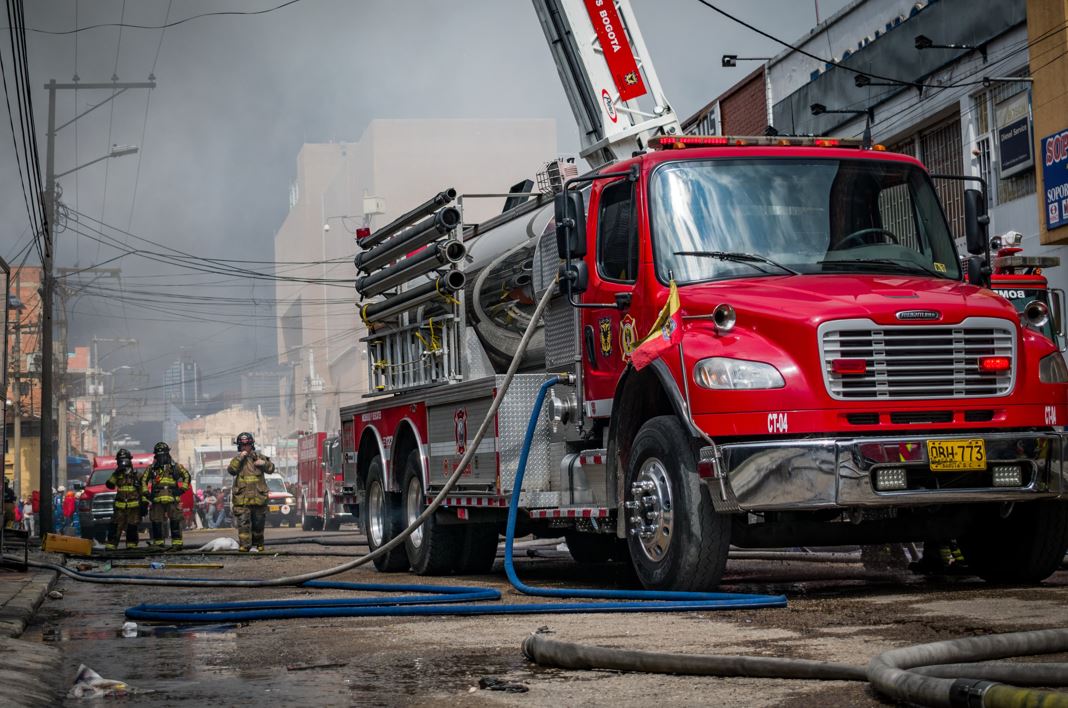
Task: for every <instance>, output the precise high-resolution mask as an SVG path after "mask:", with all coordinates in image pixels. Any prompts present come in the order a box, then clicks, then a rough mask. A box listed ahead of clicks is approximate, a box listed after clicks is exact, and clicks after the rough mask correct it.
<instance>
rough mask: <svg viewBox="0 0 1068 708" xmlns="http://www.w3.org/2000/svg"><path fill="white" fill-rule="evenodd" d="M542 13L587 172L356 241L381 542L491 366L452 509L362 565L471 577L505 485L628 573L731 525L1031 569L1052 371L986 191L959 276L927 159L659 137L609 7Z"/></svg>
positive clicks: (367, 439) (971, 197) (1045, 529)
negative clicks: (1005, 278)
mask: <svg viewBox="0 0 1068 708" xmlns="http://www.w3.org/2000/svg"><path fill="white" fill-rule="evenodd" d="M534 5H535V9H536V11H537V14H538V17H539V19H540V20H541V23H542V27H543V29H544V31H545V34H546V37H547V40H548V42H549V45H550V47H551V50H552V52H553V56H554V59H555V60H556V63H557V67H558V69H559V72H560V76H561V79H562V80H563V83H564V87H565V92H566V93H567V96H568V99H569V101H570V102H571V104H572V108H573V110H574V112H575V115H576V118H577V120H578V123H579V128H580V135H581V138H582V141H583V150H582V156H583V157H584V158H586V160H587V161H588V162H589V163H590V164H591V166H592V167H593V171H592V172H591V173H588V174H586V175H583V176H576V174H575V169H574V167H575V166H574V164H572V163H567V162H564V161H557V162H555V163H550V165H549V166H548V167H547V169H546V171H545V173H544V174H543V175H540V176H539V186H540V187H541V189H539V190H537V191H533V192H522V191H518V190H517V191H516V192H515V193H513V194H511V195H509V196H510V199H509V201H508V203H507V206H506V208H505V212H504V213H502V214H501V215H500V216H498V217H496V218H494V219H490V220H489V221H488V222H484V223H481V224H477V225H475V224H468V223H466V222H465V220H464V218H463V207H464V202H465V200H467V199H470V198H473V197H465V196H464V195H462V194H457V193H456V192H455V191H453V190H449V189H447V190H444V191H442V192H441V193H440V194H438V195H436V196H435V197H433V198H431V199H430V200H428V201H427V202H426V203H424V204H422V205H420V206H419V207H417V208H415V209H413V210H412V211H411V212H409V213H408V214H405V215H403V216H401V217H400V218H398V219H396V220H395V221H394V222H392V223H390V224H388V225H386V226H384V227H382V228H380V229H378V230H377V231H375V232H374V233H372V234H370V235H369V236H366V237H365V238H362V239H361V240H360V242H359V245H360V247H361V251H360V252H359V253H358V255H357V256H356V261H355V264H356V267H357V269H358V271H359V272H360V273H361V275H360V276H359V277H358V278H357V280H356V289H357V292H358V293H359V294H360V296H361V298H362V300H361V304H360V306H359V312H360V316H361V317H362V319H363V321H364V322H365V323H366V325H367V327H368V336H367V338H366V340H365V341H366V343H367V351H368V357H367V359H368V367H369V368H368V376H369V381H370V393H371V394H372V395H377V398H376V399H372V400H370V401H368V402H364V403H360V404H358V405H354V406H348V407H345V408H343V409H342V411H341V420H342V434H341V442H342V447H343V449H344V452H345V455H344V476H345V480H346V483H347V484H349V485H352V486H353V487H354V488H356V489H357V490H358V493H359V497H360V513H361V515H362V525H363V527H364V529H365V530H366V532H367V536H368V543H369V545H370V546H371V548H372V549H374V548H378V547H380V546H382V545H383V544H384V543H385V542H387V541H388V540H390V539H391V538H393V537H395V536H396V535H398V534H399V533H400V531H401V530H403V529H404V528H405V527H406V526H410V525H412V522H413V521H414V520H415V519H416V518H417V517H418V516H419V515H420V514H421V513H422V511H423V509H424V508H426V506H427V503H428V500H429V499H430V498H431V495H434V494H435V493H436V492H437V491H438V490H440V489H441V488H442V486H443V484H444V481H445V480H446V479H447V478H450V477H451V476H452V475H453V474H454V472H455V471H456V470H457V469H458V463H459V461H460V460H461V458H463V457H464V456H465V454H466V453H468V452H471V450H470V449H469V448H470V447H471V446H472V445H473V441H472V435H473V431H474V430H475V429H476V428H478V427H479V424H480V423H481V421H482V420H483V419H484V418H485V417H486V416H487V412H488V411H489V410H490V405H491V401H492V400H493V399H494V397H495V396H496V395H497V393H498V391H499V390H501V389H502V388H503V387H504V386H505V385H506V384H510V386H511V388H509V389H508V391H507V394H506V395H505V396H504V398H503V403H502V405H501V407H500V408H499V410H498V411H497V413H496V415H495V418H494V420H493V425H492V426H491V427H490V431H491V432H490V434H489V435H487V437H486V438H485V439H484V440H482V441H481V443H480V444H478V445H477V446H476V447H475V448H474V450H473V452H472V455H473V458H472V461H471V464H470V465H469V466H467V467H466V468H465V469H463V470H462V473H461V475H462V476H460V477H459V482H458V484H457V486H456V487H455V488H454V489H453V491H452V492H451V494H450V495H449V496H448V497H447V498H446V499H445V503H444V505H443V506H442V507H441V508H440V509H438V511H437V512H436V513H435V514H434V515H433V516H431V517H430V519H429V520H428V521H427V522H426V523H424V524H423V525H422V526H421V527H419V529H418V530H416V531H415V532H414V533H412V534H411V536H410V537H408V538H407V539H406V541H405V543H404V545H403V546H399V547H398V548H396V549H393V550H392V551H391V552H390V553H387V554H384V555H382V556H379V557H378V558H376V560H375V563H376V566H377V567H378V568H379V569H380V570H385V571H399V570H406V569H408V568H411V569H412V570H413V571H414V572H416V573H419V574H436V573H452V572H459V573H463V572H472V571H478V570H484V569H486V568H488V567H489V566H490V565H492V563H493V558H494V553H495V551H496V546H497V541H498V533H499V532H500V530H501V528H502V523H503V520H504V518H505V514H506V507H507V505H508V501H509V495H510V494H511V493H512V491H513V487H516V486H519V488H520V496H519V506H520V510H521V514H520V517H519V526H520V529H519V533H521V534H522V533H534V534H537V535H545V536H549V535H551V536H557V535H561V534H563V535H564V536H565V537H566V539H567V543H568V547H569V548H570V550H571V552H572V555H573V556H574V557H575V559H576V560H579V561H603V560H613V559H614V560H621V559H629V562H630V563H631V564H632V565H633V567H634V570H635V572H636V574H637V576H638V578H639V579H640V581H641V582H642V584H643V585H645V586H646V587H648V588H656V589H678V590H689V589H707V588H711V587H714V586H715V585H716V584H717V583H718V582H719V580H720V578H721V576H722V573H723V569H724V566H725V563H726V559H727V553H728V549H729V547H730V546H731V544H734V545H736V546H740V547H774V546H797V545H836V544H877V543H893V542H913V541H922V542H925V546H926V545H927V544H928V543H930V544H931V546H932V547H937V546H938V545H939V544H940V543H942V542H948V541H956V542H958V543H959V546H960V548H961V549H962V550H963V552H964V555H965V557H966V559H967V562H968V565H969V568H970V569H971V571H972V572H973V573H974V574H976V575H979V576H981V577H983V578H986V579H989V580H1012V581H1026V582H1034V581H1039V580H1041V579H1043V578H1045V577H1047V576H1048V575H1049V574H1050V573H1052V572H1053V571H1054V570H1055V569H1056V568H1057V567H1058V566H1059V564H1060V562H1061V560H1062V558H1063V556H1064V553H1065V550H1066V547H1068V505H1066V504H1065V502H1064V501H1063V499H1064V498H1065V495H1066V493H1068V480H1066V479H1065V470H1064V466H1063V464H1062V456H1063V450H1064V438H1063V435H1062V433H1061V430H1062V428H1061V427H1059V426H1061V425H1063V423H1064V420H1065V415H1066V400H1068V399H1066V396H1068V386H1066V383H1068V367H1066V365H1065V362H1064V359H1063V357H1062V355H1061V353H1060V351H1059V350H1058V347H1057V346H1056V345H1055V344H1054V343H1053V342H1052V341H1051V340H1050V339H1049V338H1048V337H1047V336H1044V335H1043V333H1042V327H1043V326H1044V325H1045V322H1044V321H1042V318H1041V315H1042V313H1041V311H1040V310H1038V309H1033V308H1028V309H1026V310H1025V312H1024V314H1023V316H1022V317H1021V316H1018V315H1017V313H1016V312H1015V311H1014V310H1013V309H1012V308H1011V307H1010V305H1009V304H1008V303H1007V302H1005V301H1004V300H1003V299H1001V298H999V297H997V296H995V295H994V294H993V293H992V292H991V291H990V290H988V289H985V288H983V287H981V286H982V285H985V284H987V283H989V279H988V275H989V270H987V269H986V268H987V264H986V262H985V254H986V253H987V249H988V243H987V241H988V238H987V234H986V222H987V220H986V219H985V214H984V212H985V203H986V202H985V198H984V196H983V195H982V194H981V192H979V191H976V190H966V191H965V200H964V201H965V206H966V223H967V233H966V243H967V250H968V253H969V254H970V255H969V257H968V258H967V260H966V261H965V263H966V270H967V271H968V274H969V278H970V281H971V283H973V284H972V285H969V284H967V283H964V282H963V274H962V273H961V266H960V262H959V261H958V254H957V252H956V249H955V248H954V245H953V235H952V234H950V232H949V228H948V225H947V221H946V218H945V215H944V213H943V210H942V208H941V205H940V203H939V201H938V199H937V197H936V193H935V190H934V188H933V186H932V183H931V177H930V176H929V175H928V173H927V171H926V169H925V168H924V167H923V165H921V164H920V163H919V162H917V161H916V160H914V159H912V158H911V157H908V156H904V155H896V154H891V153H888V152H886V151H884V150H882V149H881V148H879V147H878V146H877V149H871V148H870V146H867V145H865V146H863V149H862V146H861V145H860V144H859V143H848V142H846V141H838V140H833V139H825V138H794V137H786V136H776V137H760V138H728V137H721V136H683V135H680V130H679V126H678V123H677V121H676V120H675V117H674V114H673V112H672V111H671V108H670V105H671V104H670V102H669V101H667V100H666V98H665V97H664V96H663V94H662V91H661V89H660V85H659V81H658V80H657V78H656V75H655V72H654V70H653V66H652V64H651V63H650V61H649V59H648V56H647V52H646V50H645V46H644V42H643V41H642V39H641V35H640V33H639V32H638V28H637V25H636V23H635V21H634V17H633V14H632V12H631V9H630V6H629V3H627V2H625V1H623V2H615V3H613V2H601V1H600V0H535V3H534ZM416 168H417V166H414V165H413V169H416ZM558 276H559V280H558ZM676 287H677V290H676ZM543 302H547V303H548V306H547V308H546V309H544V311H543V312H544V316H543V317H541V318H539V317H536V316H535V311H536V307H537V306H538V305H539V304H541V303H543ZM528 331H533V332H534V333H535V334H534V337H533V339H532V340H531V342H530V345H529V346H528V347H526V348H525V349H524V348H522V347H521V346H520V342H521V339H522V336H523V334H524V332H528ZM636 357H637V358H640V359H643V360H644V359H649V360H651V361H650V362H649V363H648V364H647V365H645V366H642V367H640V368H639V366H636V361H635V359H636ZM513 358H514V359H516V361H518V362H519V364H520V369H519V373H518V374H516V375H515V376H514V378H510V377H509V376H508V375H506V374H505V370H506V368H507V367H508V364H509V362H510V361H512V360H513ZM641 363H645V362H644V361H642V362H641ZM547 381H549V382H555V383H554V384H553V385H552V389H551V392H550V395H549V402H548V405H547V407H546V409H545V410H544V411H543V413H542V414H541V415H540V416H539V417H538V418H537V419H536V420H533V422H532V423H531V424H532V425H533V431H534V435H533V439H532V443H531V444H530V446H529V447H526V446H525V445H524V433H525V430H526V428H527V425H528V420H530V419H531V413H532V410H531V404H532V401H535V400H536V399H538V397H539V396H541V395H543V394H544V392H545V390H546V389H545V387H544V385H545V383H546V382H547ZM521 455H525V456H526V458H527V465H526V469H525V479H524V481H523V483H522V484H521V485H516V483H515V482H516V479H517V476H516V475H517V468H518V461H519V458H520V456H521Z"/></svg>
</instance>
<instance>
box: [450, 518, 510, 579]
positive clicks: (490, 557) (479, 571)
mask: <svg viewBox="0 0 1068 708" xmlns="http://www.w3.org/2000/svg"><path fill="white" fill-rule="evenodd" d="M460 528H461V529H462V533H463V536H462V538H461V540H460V558H459V560H458V561H457V563H456V572H457V573H460V574H462V575H484V574H486V573H488V572H490V571H491V570H493V563H494V562H495V561H496V560H497V545H498V541H499V540H500V532H499V531H498V530H497V524H467V525H466V526H461V527H460Z"/></svg>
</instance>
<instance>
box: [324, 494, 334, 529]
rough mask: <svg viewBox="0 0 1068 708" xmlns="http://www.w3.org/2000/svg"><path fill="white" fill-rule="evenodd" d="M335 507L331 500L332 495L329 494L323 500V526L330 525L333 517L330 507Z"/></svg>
mask: <svg viewBox="0 0 1068 708" xmlns="http://www.w3.org/2000/svg"><path fill="white" fill-rule="evenodd" d="M333 505H334V502H333V500H332V499H331V498H330V495H329V494H327V495H326V496H325V497H324V498H323V526H327V525H328V524H329V523H330V517H331V516H332V514H331V513H330V507H332V506H333Z"/></svg>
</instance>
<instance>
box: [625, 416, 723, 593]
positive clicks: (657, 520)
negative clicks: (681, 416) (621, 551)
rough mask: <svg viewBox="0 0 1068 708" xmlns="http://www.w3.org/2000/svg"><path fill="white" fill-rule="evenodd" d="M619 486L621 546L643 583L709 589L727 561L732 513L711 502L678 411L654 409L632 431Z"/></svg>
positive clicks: (655, 586) (666, 587) (654, 587)
mask: <svg viewBox="0 0 1068 708" xmlns="http://www.w3.org/2000/svg"><path fill="white" fill-rule="evenodd" d="M624 490H625V502H626V504H627V512H626V513H627V515H628V517H627V532H628V535H627V545H628V548H629V550H630V557H631V561H632V563H633V565H634V570H635V573H636V574H637V576H638V579H639V580H640V581H641V583H642V585H643V586H645V587H646V588H648V589H650V590H682V591H702V590H712V589H714V588H715V587H716V586H717V585H718V584H719V582H720V579H721V578H722V577H723V571H724V569H725V568H726V565H727V552H728V551H729V549H730V531H731V519H730V517H729V516H727V515H726V514H717V513H716V512H715V510H714V509H713V508H712V499H711V497H710V496H709V493H708V488H707V487H706V486H705V485H704V484H703V483H702V482H701V480H700V479H699V478H698V477H697V460H696V456H695V454H694V446H693V440H692V439H691V438H690V437H689V436H688V435H687V434H686V432H685V431H684V430H683V428H682V425H681V424H680V423H679V421H678V419H677V418H675V417H674V416H670V415H668V416H658V417H656V418H653V419H652V420H649V421H648V422H646V423H645V425H643V426H642V427H641V430H639V431H638V434H637V435H636V436H635V438H634V444H633V447H632V448H631V455H630V465H629V467H628V469H627V476H626V485H625V487H624ZM636 520H637V521H636Z"/></svg>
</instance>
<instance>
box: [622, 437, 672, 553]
mask: <svg viewBox="0 0 1068 708" xmlns="http://www.w3.org/2000/svg"><path fill="white" fill-rule="evenodd" d="M631 494H632V495H633V497H634V504H635V506H634V507H633V508H632V511H631V517H630V525H631V528H630V533H631V535H633V536H634V537H635V538H636V539H637V541H638V546H639V547H640V548H641V550H642V553H643V554H644V555H645V557H646V558H648V559H649V560H651V561H653V562H656V563H659V562H660V561H662V560H663V559H664V556H665V555H666V554H667V552H668V549H669V548H670V547H671V536H672V532H673V531H674V521H675V516H674V505H673V504H672V499H671V480H670V478H669V476H668V471H667V467H666V466H665V465H664V463H663V462H661V461H660V460H659V459H658V458H656V457H650V458H649V459H647V460H645V462H643V463H642V466H641V469H640V470H639V471H638V476H637V478H636V479H635V480H634V484H633V485H631Z"/></svg>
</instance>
